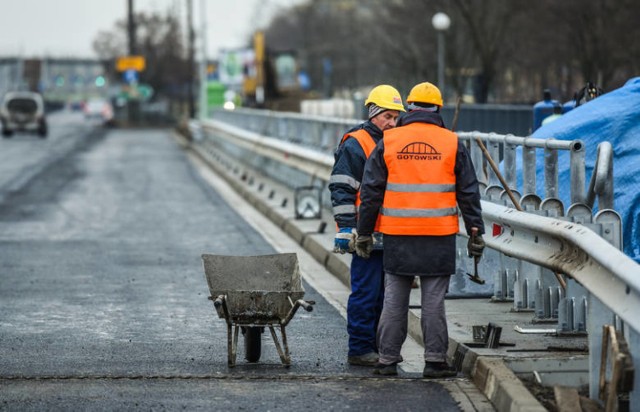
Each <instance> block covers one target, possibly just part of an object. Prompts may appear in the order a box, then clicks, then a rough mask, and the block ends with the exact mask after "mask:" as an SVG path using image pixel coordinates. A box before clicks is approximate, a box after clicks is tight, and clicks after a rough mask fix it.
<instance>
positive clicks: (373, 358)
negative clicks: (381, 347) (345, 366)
mask: <svg viewBox="0 0 640 412" xmlns="http://www.w3.org/2000/svg"><path fill="white" fill-rule="evenodd" d="M347 360H348V362H349V365H359V366H375V364H376V363H378V354H377V353H375V352H369V353H365V354H364V355H356V356H349V358H348V359H347Z"/></svg>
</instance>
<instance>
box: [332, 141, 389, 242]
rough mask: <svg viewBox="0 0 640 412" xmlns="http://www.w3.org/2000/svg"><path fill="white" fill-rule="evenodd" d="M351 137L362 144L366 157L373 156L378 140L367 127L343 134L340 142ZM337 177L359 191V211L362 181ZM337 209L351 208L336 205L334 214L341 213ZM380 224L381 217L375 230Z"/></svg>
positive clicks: (357, 204)
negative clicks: (374, 138)
mask: <svg viewBox="0 0 640 412" xmlns="http://www.w3.org/2000/svg"><path fill="white" fill-rule="evenodd" d="M349 137H353V138H354V139H356V141H357V142H358V144H360V147H361V148H362V151H363V152H364V155H365V157H366V158H367V159H368V158H369V156H371V152H372V151H373V149H374V148H375V147H376V141H375V140H373V137H371V135H370V134H369V132H367V131H366V130H365V129H358V130H356V131H354V132H350V133H346V134H345V135H344V136H342V140H341V141H340V144H343V143H344V142H345V141H346V140H347V139H348V138H349ZM330 179H334V177H333V176H331V178H330ZM335 179H336V182H337V180H338V179H340V180H342V182H341V183H347V184H349V185H350V186H351V187H353V188H354V189H356V190H357V191H358V193H356V203H355V205H354V207H355V212H357V209H358V207H359V206H360V203H361V201H360V184H361V183H362V182H358V181H356V180H355V179H353V180H352V181H347V179H345V177H344V176H341V177H337V176H336V178H335ZM336 210H338V211H344V210H351V209H347V207H346V206H338V207H334V208H333V214H334V215H337V214H339V213H337V212H336ZM342 213H345V212H342ZM379 226H380V218H379V217H378V221H377V222H376V225H375V227H374V229H373V230H374V231H375V232H377V231H378V227H379Z"/></svg>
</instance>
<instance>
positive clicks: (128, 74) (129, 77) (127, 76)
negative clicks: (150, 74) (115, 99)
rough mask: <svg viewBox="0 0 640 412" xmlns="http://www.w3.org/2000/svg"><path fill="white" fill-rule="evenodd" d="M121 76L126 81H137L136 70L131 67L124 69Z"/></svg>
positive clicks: (130, 82)
mask: <svg viewBox="0 0 640 412" xmlns="http://www.w3.org/2000/svg"><path fill="white" fill-rule="evenodd" d="M123 78H124V81H125V82H126V83H129V84H132V83H137V82H138V72H137V71H136V70H133V69H129V70H125V72H124V73H123Z"/></svg>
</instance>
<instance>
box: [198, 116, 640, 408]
mask: <svg viewBox="0 0 640 412" xmlns="http://www.w3.org/2000/svg"><path fill="white" fill-rule="evenodd" d="M258 112H260V113H258ZM269 116H273V118H272V119H269ZM214 118H215V119H216V120H207V121H203V122H202V123H201V128H202V130H201V131H202V133H201V138H202V139H203V142H207V143H208V144H214V145H215V146H216V147H217V148H218V149H219V150H222V151H224V152H225V153H227V154H228V155H230V156H233V157H235V158H236V159H238V160H240V161H242V162H244V163H247V164H248V165H250V166H252V167H254V168H258V169H259V170H261V172H263V173H265V174H266V175H269V176H270V177H272V178H274V179H276V180H279V181H280V182H281V183H283V184H286V185H289V187H292V188H295V187H298V186H306V185H309V184H314V185H320V186H323V187H326V184H327V182H328V180H329V176H330V173H331V168H332V166H333V156H332V155H331V154H330V151H329V147H331V148H332V150H333V148H334V147H335V145H336V144H337V142H338V141H339V139H340V137H341V136H342V133H343V132H344V131H345V130H347V129H348V128H349V127H351V126H353V124H357V123H358V121H354V122H355V123H350V122H349V121H348V120H346V121H345V120H341V119H332V121H327V119H323V118H317V117H309V116H303V115H296V114H290V113H274V112H262V111H256V110H243V111H242V112H220V113H217V114H215V115H214ZM305 122H306V123H307V124H305ZM318 123H319V124H318ZM347 123H348V124H347ZM314 125H315V126H314ZM327 130H330V132H328V131H327ZM279 133H280V134H279ZM458 135H459V137H460V138H461V139H462V140H465V141H468V142H469V147H470V151H471V154H472V159H473V161H474V164H475V165H476V169H477V172H478V178H479V180H480V182H481V185H482V189H483V201H482V207H483V217H484V220H485V224H486V228H487V236H485V238H486V239H485V241H486V243H487V246H488V247H489V249H488V250H487V251H486V253H485V257H484V258H483V260H482V261H481V262H482V264H483V265H484V266H483V268H482V269H483V270H482V272H481V273H485V274H486V273H491V277H492V279H491V280H492V282H487V283H488V284H489V285H488V286H489V287H492V288H493V291H492V298H493V299H494V300H508V301H511V300H512V301H513V302H514V310H516V311H519V310H521V311H532V312H533V313H534V318H537V319H538V320H544V321H549V320H551V321H556V322H557V332H558V333H559V334H562V333H571V334H575V333H585V334H586V333H587V332H588V335H589V342H590V355H589V356H590V369H591V370H592V371H597V370H598V368H599V367H600V361H601V356H600V355H601V354H600V352H601V349H602V325H603V324H605V323H613V324H616V325H617V326H618V327H619V328H620V329H622V330H624V331H625V334H626V336H627V339H628V341H629V342H630V344H631V346H632V348H633V349H635V352H636V353H640V334H639V332H640V318H638V316H637V314H638V313H640V265H638V264H637V263H635V262H634V261H633V260H632V259H630V258H629V257H628V256H626V255H624V254H623V253H622V252H621V251H620V249H621V246H622V236H621V221H620V216H619V215H618V214H617V213H616V212H615V211H614V210H611V209H610V208H609V207H610V206H611V205H612V203H613V202H612V193H613V189H612V188H613V181H612V179H613V178H612V173H611V168H612V155H611V153H612V151H611V148H610V146H607V145H606V144H601V145H600V146H599V147H598V152H599V153H598V161H597V165H596V169H595V170H594V172H593V174H592V178H591V181H590V184H589V191H588V192H587V191H585V189H584V188H585V183H586V179H585V176H586V171H585V165H584V161H585V160H584V159H585V150H586V148H585V147H584V144H583V143H582V142H581V141H580V140H574V141H558V140H553V139H546V140H543V139H534V138H530V137H518V136H512V135H498V134H493V133H479V132H459V133H458ZM476 138H479V139H481V140H482V141H483V142H484V144H485V146H487V149H488V150H489V153H490V155H491V157H493V158H495V159H502V165H503V170H504V176H505V179H506V181H507V183H508V185H509V186H511V185H513V186H514V187H515V185H516V181H517V179H518V175H517V167H516V166H515V165H516V159H517V158H518V154H519V152H521V157H522V161H521V163H522V168H521V175H520V178H521V179H522V182H523V188H524V191H525V193H526V194H525V195H524V196H522V197H520V195H519V194H517V192H516V194H517V196H518V198H517V199H518V202H519V203H520V204H521V206H522V209H523V210H524V211H523V212H519V211H518V210H516V209H514V207H513V206H514V205H513V204H512V203H511V201H510V199H509V197H508V196H506V193H505V189H504V188H502V187H501V186H500V185H499V182H497V176H496V175H495V173H494V172H493V171H492V170H490V169H489V168H487V167H486V163H485V159H484V158H483V157H482V156H483V155H482V153H481V151H480V149H479V147H478V145H477V144H476V140H475V139H476ZM537 150H543V151H544V161H543V162H544V165H543V170H544V180H545V193H544V194H543V196H544V199H542V197H541V196H538V195H537V194H536V191H535V188H536V176H537V173H536V172H537V170H538V169H539V168H540V166H539V165H538V164H537V162H536V159H537V154H536V151H537ZM563 151H564V152H568V153H569V157H570V163H571V167H570V169H571V205H570V206H569V208H568V209H567V211H566V212H565V209H564V205H563V203H562V201H560V200H559V199H558V191H557V186H558V185H557V179H558V167H557V165H558V163H557V162H558V154H559V153H561V152H563ZM287 170H288V172H287ZM301 172H302V173H301ZM596 197H598V202H599V206H600V211H599V212H598V213H597V214H595V215H592V209H591V208H592V206H593V204H594V202H595V198H596ZM327 203H328V202H327V200H326V199H325V204H327ZM329 206H330V204H329ZM465 237H466V235H465V234H464V233H460V234H459V236H458V238H459V240H458V250H459V256H461V255H462V253H461V251H463V250H464V248H465V246H464V245H465V244H466V240H465ZM461 265H462V266H464V263H462V264H461ZM564 276H567V277H568V278H567V279H565V282H564V284H562V283H560V282H559V280H561V279H564ZM624 325H627V326H628V327H626V328H625V327H624ZM639 357H640V356H639ZM636 366H637V367H640V359H637V360H636ZM591 375H592V377H591V378H590V379H591V381H590V384H591V385H590V386H591V395H592V397H597V387H598V382H597V381H596V380H597V378H596V377H595V376H597V373H592V374H591ZM638 381H640V380H636V384H635V385H636V386H635V387H634V389H638V388H640V383H638ZM635 393H636V394H640V390H637V391H635Z"/></svg>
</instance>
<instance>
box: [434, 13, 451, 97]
mask: <svg viewBox="0 0 640 412" xmlns="http://www.w3.org/2000/svg"><path fill="white" fill-rule="evenodd" d="M431 24H432V25H433V28H434V29H436V31H437V32H438V88H439V89H440V91H441V92H442V95H443V96H444V94H445V90H444V32H445V31H447V30H448V29H449V26H451V19H450V18H449V16H447V15H446V14H445V13H442V12H439V13H436V14H434V15H433V18H431Z"/></svg>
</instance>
